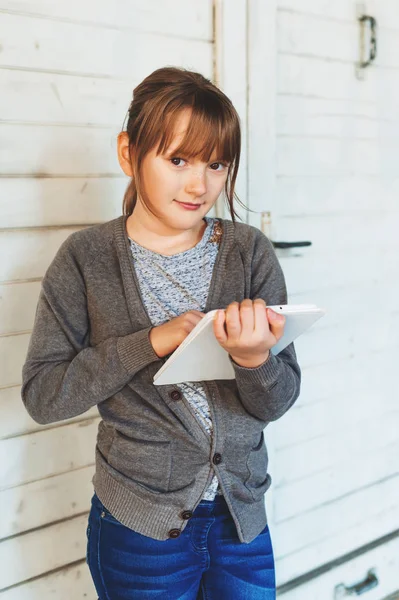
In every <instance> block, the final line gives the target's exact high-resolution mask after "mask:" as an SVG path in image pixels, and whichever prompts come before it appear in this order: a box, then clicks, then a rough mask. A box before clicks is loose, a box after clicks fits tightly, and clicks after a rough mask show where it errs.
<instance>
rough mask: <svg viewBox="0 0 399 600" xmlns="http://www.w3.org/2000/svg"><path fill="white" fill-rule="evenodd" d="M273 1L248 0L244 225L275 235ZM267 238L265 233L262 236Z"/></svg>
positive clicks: (270, 510) (270, 499)
mask: <svg viewBox="0 0 399 600" xmlns="http://www.w3.org/2000/svg"><path fill="white" fill-rule="evenodd" d="M276 4H277V0H267V1H266V2H265V0H248V31H247V37H248V89H249V95H248V165H249V168H248V199H249V201H248V205H249V208H250V209H251V210H255V211H258V212H257V213H251V212H249V213H248V223H249V224H250V225H254V226H255V227H258V228H259V229H261V212H262V211H271V216H272V228H271V229H272V231H274V233H275V221H274V219H275V218H276V205H275V187H276V96H277V73H276V67H277V40H276V18H277V5H276ZM265 233H266V235H268V232H265ZM274 427H275V425H274V423H271V424H270V425H269V426H268V427H267V428H266V429H265V431H264V435H265V440H266V445H267V450H268V454H269V472H270V474H271V476H272V485H271V487H270V488H269V490H268V492H267V494H266V496H265V504H266V511H267V517H268V522H269V525H270V531H271V535H272V538H273V523H274V514H275V512H274V485H273V472H274V465H275V463H276V460H275V458H276V453H275V439H274Z"/></svg>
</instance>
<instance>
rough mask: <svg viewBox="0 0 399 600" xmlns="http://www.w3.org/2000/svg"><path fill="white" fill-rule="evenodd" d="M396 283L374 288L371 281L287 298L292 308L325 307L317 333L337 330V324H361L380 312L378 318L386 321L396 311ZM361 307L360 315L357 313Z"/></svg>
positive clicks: (397, 283)
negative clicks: (366, 317)
mask: <svg viewBox="0 0 399 600" xmlns="http://www.w3.org/2000/svg"><path fill="white" fill-rule="evenodd" d="M398 297H399V281H392V282H390V281H387V282H385V283H384V282H381V283H379V284H378V285H377V286H376V285H375V284H374V282H373V281H372V280H370V281H368V282H363V283H356V284H355V285H352V286H350V285H347V286H345V288H340V287H337V288H336V289H328V290H326V289H320V290H315V291H314V292H313V293H312V294H311V296H309V294H308V293H307V292H305V293H303V294H301V293H297V294H290V303H291V304H306V303H309V301H310V300H312V302H313V303H314V304H317V305H318V306H326V307H327V306H328V307H329V312H328V318H327V317H326V318H323V319H321V320H320V321H319V322H318V324H317V328H318V329H324V328H332V327H337V326H339V325H340V323H341V324H342V323H344V322H345V323H347V322H349V323H353V324H354V323H355V322H358V323H359V322H363V323H364V318H365V315H372V314H374V313H375V311H376V310H380V311H381V312H379V313H378V314H379V317H380V318H382V319H383V320H384V321H387V320H388V321H389V320H390V319H391V315H393V314H395V313H396V312H397V310H398V302H397V298H398ZM359 306H361V311H360V310H359Z"/></svg>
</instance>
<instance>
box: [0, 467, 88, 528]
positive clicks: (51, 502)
mask: <svg viewBox="0 0 399 600" xmlns="http://www.w3.org/2000/svg"><path fill="white" fill-rule="evenodd" d="M93 475H94V466H90V467H84V468H82V469H78V470H77V471H71V472H69V473H68V472H67V473H63V474H62V475H56V476H54V477H50V478H47V479H41V480H40V481H35V482H34V483H28V484H26V485H22V486H18V487H15V488H11V489H8V490H5V491H3V492H0V510H1V515H2V518H1V521H0V540H1V539H3V538H6V537H9V536H14V535H17V534H21V533H23V532H25V531H28V530H30V529H34V528H38V527H42V526H44V525H48V524H49V523H54V522H55V521H61V520H63V519H67V518H70V517H74V516H77V515H79V514H81V513H83V512H85V511H88V510H89V509H90V498H91V497H92V495H93V484H92V483H91V480H92V477H93Z"/></svg>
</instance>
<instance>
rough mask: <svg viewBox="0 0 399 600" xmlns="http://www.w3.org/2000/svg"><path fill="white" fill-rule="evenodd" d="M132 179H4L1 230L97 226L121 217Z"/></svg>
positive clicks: (1, 202) (1, 201) (0, 210)
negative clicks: (58, 226)
mask: <svg viewBox="0 0 399 600" xmlns="http://www.w3.org/2000/svg"><path fill="white" fill-rule="evenodd" d="M128 183H129V179H128V178H127V177H125V175H122V176H121V177H97V178H95V177H93V178H85V177H73V178H45V179H43V178H30V177H22V178H11V179H7V178H2V179H1V183H0V186H1V196H0V214H1V227H2V228H3V229H5V228H8V227H14V228H17V227H18V228H19V227H21V228H22V227H45V226H55V225H65V224H68V225H74V224H76V225H81V224H87V225H90V224H95V223H101V222H104V221H108V220H111V219H115V218H116V217H118V216H119V215H121V214H122V202H123V196H124V193H125V190H126V187H127V185H128Z"/></svg>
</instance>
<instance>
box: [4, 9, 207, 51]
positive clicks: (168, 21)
mask: <svg viewBox="0 0 399 600" xmlns="http://www.w3.org/2000/svg"><path fill="white" fill-rule="evenodd" d="M0 9H1V10H3V11H7V12H11V13H20V14H26V15H37V16H43V17H45V18H46V19H63V20H67V21H75V22H76V23H82V22H86V23H92V24H95V25H103V26H105V27H106V28H107V29H110V28H113V29H114V28H115V29H126V28H132V29H133V30H134V31H136V32H138V31H142V32H152V33H160V34H162V35H163V36H166V35H174V36H180V37H183V38H198V39H203V40H208V41H211V40H212V2H209V1H207V2H203V0H190V2H187V1H185V0H176V1H174V2H172V3H169V2H168V3H166V2H163V1H162V0H146V2H145V4H143V2H141V0H97V1H94V0H86V1H85V2H84V3H82V2H79V0H70V1H68V2H57V3H54V2H50V1H49V0H1V2H0Z"/></svg>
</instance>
